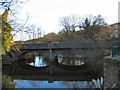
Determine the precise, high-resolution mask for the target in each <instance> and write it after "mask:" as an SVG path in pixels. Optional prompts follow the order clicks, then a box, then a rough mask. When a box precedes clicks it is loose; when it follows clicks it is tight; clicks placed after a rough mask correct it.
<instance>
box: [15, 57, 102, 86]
mask: <svg viewBox="0 0 120 90" xmlns="http://www.w3.org/2000/svg"><path fill="white" fill-rule="evenodd" d="M58 61H59V63H63V64H65V63H66V62H67V63H69V64H71V63H73V62H72V61H71V60H69V62H68V60H66V61H64V62H62V60H61V59H60V60H58ZM81 63H82V64H84V63H83V62H80V61H79V60H76V61H75V62H74V65H80V64H81ZM48 64H49V61H48V60H45V59H44V57H42V56H36V57H35V62H32V63H29V65H32V66H35V67H44V66H47V65H48ZM71 65H72V64H71ZM13 81H14V83H15V88H95V87H99V88H100V87H101V85H102V84H103V80H102V77H101V79H97V80H95V79H92V80H91V81H87V80H86V81H62V80H61V81H53V82H52V83H49V82H48V81H45V80H18V79H14V80H13Z"/></svg>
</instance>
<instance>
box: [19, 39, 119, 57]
mask: <svg viewBox="0 0 120 90" xmlns="http://www.w3.org/2000/svg"><path fill="white" fill-rule="evenodd" d="M117 44H118V42H117V41H109V42H83V43H79V42H77V43H75V42H57V43H41V44H23V45H22V47H21V49H20V50H21V51H28V52H33V51H34V52H37V54H38V55H42V56H48V57H55V56H58V55H63V56H74V55H85V56H87V57H92V56H93V57H94V56H99V55H101V54H103V53H104V51H105V50H109V49H111V47H112V46H115V45H117Z"/></svg>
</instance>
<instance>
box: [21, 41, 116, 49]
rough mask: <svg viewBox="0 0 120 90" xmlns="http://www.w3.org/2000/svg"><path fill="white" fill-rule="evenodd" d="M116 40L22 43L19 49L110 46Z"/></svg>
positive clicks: (114, 43)
mask: <svg viewBox="0 0 120 90" xmlns="http://www.w3.org/2000/svg"><path fill="white" fill-rule="evenodd" d="M116 44H117V42H85V43H67V42H66V43H65V42H62V43H42V44H23V45H22V47H21V50H40V49H41V50H42V49H43V50H45V49H74V48H78V49H79V48H86V49H87V48H88V49H89V48H111V47H112V46H113V45H116Z"/></svg>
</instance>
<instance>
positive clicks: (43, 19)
mask: <svg viewBox="0 0 120 90" xmlns="http://www.w3.org/2000/svg"><path fill="white" fill-rule="evenodd" d="M118 2H119V0H28V2H27V3H25V4H23V5H22V6H21V7H22V9H21V13H20V14H19V15H20V18H26V13H28V14H29V15H30V17H31V18H30V20H29V21H30V23H31V24H35V25H37V26H38V27H39V26H41V28H42V30H43V31H44V32H45V34H47V33H49V32H56V33H57V32H58V31H59V30H60V26H59V18H60V17H63V16H70V15H71V14H77V15H78V16H81V17H85V16H87V15H93V16H96V15H98V14H101V15H102V16H104V17H105V19H106V21H107V23H108V24H112V23H115V22H117V21H118Z"/></svg>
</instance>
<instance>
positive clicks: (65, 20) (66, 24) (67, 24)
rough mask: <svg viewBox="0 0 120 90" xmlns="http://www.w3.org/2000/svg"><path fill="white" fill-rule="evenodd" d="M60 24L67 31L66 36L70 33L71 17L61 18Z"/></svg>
mask: <svg viewBox="0 0 120 90" xmlns="http://www.w3.org/2000/svg"><path fill="white" fill-rule="evenodd" d="M59 22H60V25H61V26H62V27H63V31H64V32H65V34H66V36H68V35H69V30H70V17H69V16H66V17H62V18H60V21H59Z"/></svg>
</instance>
